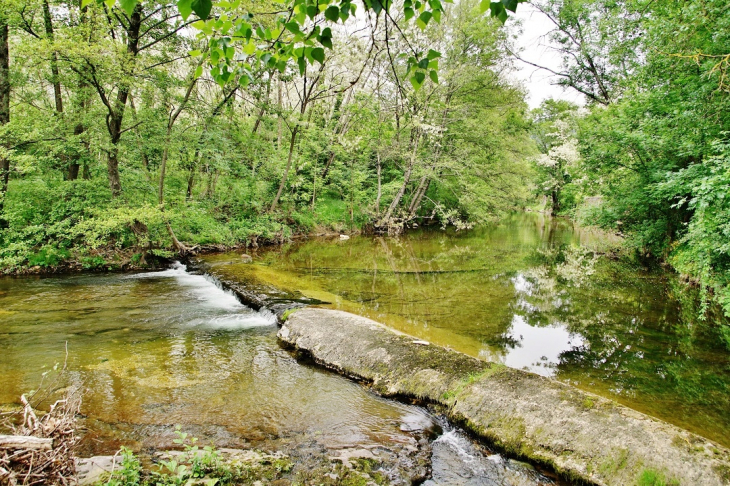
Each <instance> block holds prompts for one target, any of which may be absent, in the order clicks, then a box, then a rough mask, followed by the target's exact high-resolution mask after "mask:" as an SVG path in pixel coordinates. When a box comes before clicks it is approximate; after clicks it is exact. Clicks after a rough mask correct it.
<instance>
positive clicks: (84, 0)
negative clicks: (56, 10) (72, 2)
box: [81, 0, 94, 8]
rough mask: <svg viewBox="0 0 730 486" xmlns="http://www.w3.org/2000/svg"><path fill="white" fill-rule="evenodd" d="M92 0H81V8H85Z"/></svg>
mask: <svg viewBox="0 0 730 486" xmlns="http://www.w3.org/2000/svg"><path fill="white" fill-rule="evenodd" d="M93 1H94V0H81V8H86V7H87V6H88V5H89V4H90V3H91V2H93Z"/></svg>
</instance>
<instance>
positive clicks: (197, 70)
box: [193, 66, 203, 79]
mask: <svg viewBox="0 0 730 486" xmlns="http://www.w3.org/2000/svg"><path fill="white" fill-rule="evenodd" d="M202 75H203V66H198V67H197V68H195V75H193V79H198V78H199V77H200V76H202Z"/></svg>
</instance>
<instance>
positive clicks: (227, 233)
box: [0, 179, 364, 273]
mask: <svg viewBox="0 0 730 486" xmlns="http://www.w3.org/2000/svg"><path fill="white" fill-rule="evenodd" d="M140 186H141V185H140V184H128V185H127V190H126V191H125V192H124V193H123V194H122V196H121V197H119V198H117V199H114V198H112V197H111V193H110V191H109V189H108V188H107V187H106V185H105V184H104V183H103V181H101V180H76V181H61V180H42V179H29V180H18V181H14V183H13V190H12V191H9V192H8V194H7V197H6V201H5V212H4V218H5V226H6V227H4V228H1V227H0V273H24V272H28V271H36V272H39V271H40V272H43V271H53V270H54V269H59V268H61V269H62V268H69V269H77V270H98V269H101V270H112V269H124V268H145V267H149V266H150V265H153V264H154V263H155V262H157V261H159V260H160V259H169V258H173V257H174V256H176V254H177V252H176V251H175V249H174V247H173V244H172V239H171V236H170V233H169V231H168V228H167V225H168V224H169V225H170V228H172V230H173V231H174V233H175V236H176V237H177V239H178V240H179V241H181V242H183V244H184V245H185V246H187V247H196V246H197V247H198V248H200V247H206V246H213V247H215V248H221V247H234V246H249V245H253V246H256V245H260V244H266V243H282V242H285V241H288V240H289V239H290V238H291V237H292V235H294V234H301V233H311V232H314V231H318V230H322V229H324V230H326V231H337V232H342V231H346V230H349V229H359V228H360V226H359V225H361V224H362V223H363V221H364V217H363V216H361V215H360V216H358V215H355V218H354V220H353V218H351V217H350V214H349V212H348V209H347V206H346V204H345V203H344V202H343V201H342V200H337V199H329V198H323V199H321V200H318V202H317V206H316V207H315V208H314V210H313V211H312V208H311V207H308V208H302V207H299V208H294V209H292V210H290V209H287V208H282V210H281V211H278V212H276V213H272V214H268V213H266V212H265V210H264V208H261V207H259V206H258V205H256V204H254V203H251V202H246V201H245V200H244V199H245V193H243V192H242V191H241V190H237V189H236V188H232V189H230V190H229V191H227V192H224V191H222V190H221V191H220V194H218V195H217V196H215V197H205V198H198V199H195V200H190V201H186V200H185V199H184V198H178V199H175V198H172V197H171V198H169V202H168V203H167V205H166V207H165V208H164V210H163V209H161V208H160V207H159V205H157V204H156V197H155V194H154V191H151V190H149V188H145V187H144V186H142V187H140Z"/></svg>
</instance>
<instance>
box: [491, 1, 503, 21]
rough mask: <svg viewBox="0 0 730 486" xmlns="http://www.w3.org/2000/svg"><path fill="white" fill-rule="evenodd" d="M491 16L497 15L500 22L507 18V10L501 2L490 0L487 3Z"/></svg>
mask: <svg viewBox="0 0 730 486" xmlns="http://www.w3.org/2000/svg"><path fill="white" fill-rule="evenodd" d="M489 9H490V10H491V15H492V17H497V18H498V19H499V20H500V21H501V22H502V23H504V22H505V21H506V20H507V11H506V10H505V9H504V5H503V4H502V3H501V2H492V3H490V4H489Z"/></svg>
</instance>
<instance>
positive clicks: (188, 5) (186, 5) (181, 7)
mask: <svg viewBox="0 0 730 486" xmlns="http://www.w3.org/2000/svg"><path fill="white" fill-rule="evenodd" d="M192 3H193V0H180V1H179V2H177V11H178V12H180V15H182V18H183V20H187V19H188V17H190V14H191V13H193V7H192Z"/></svg>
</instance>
